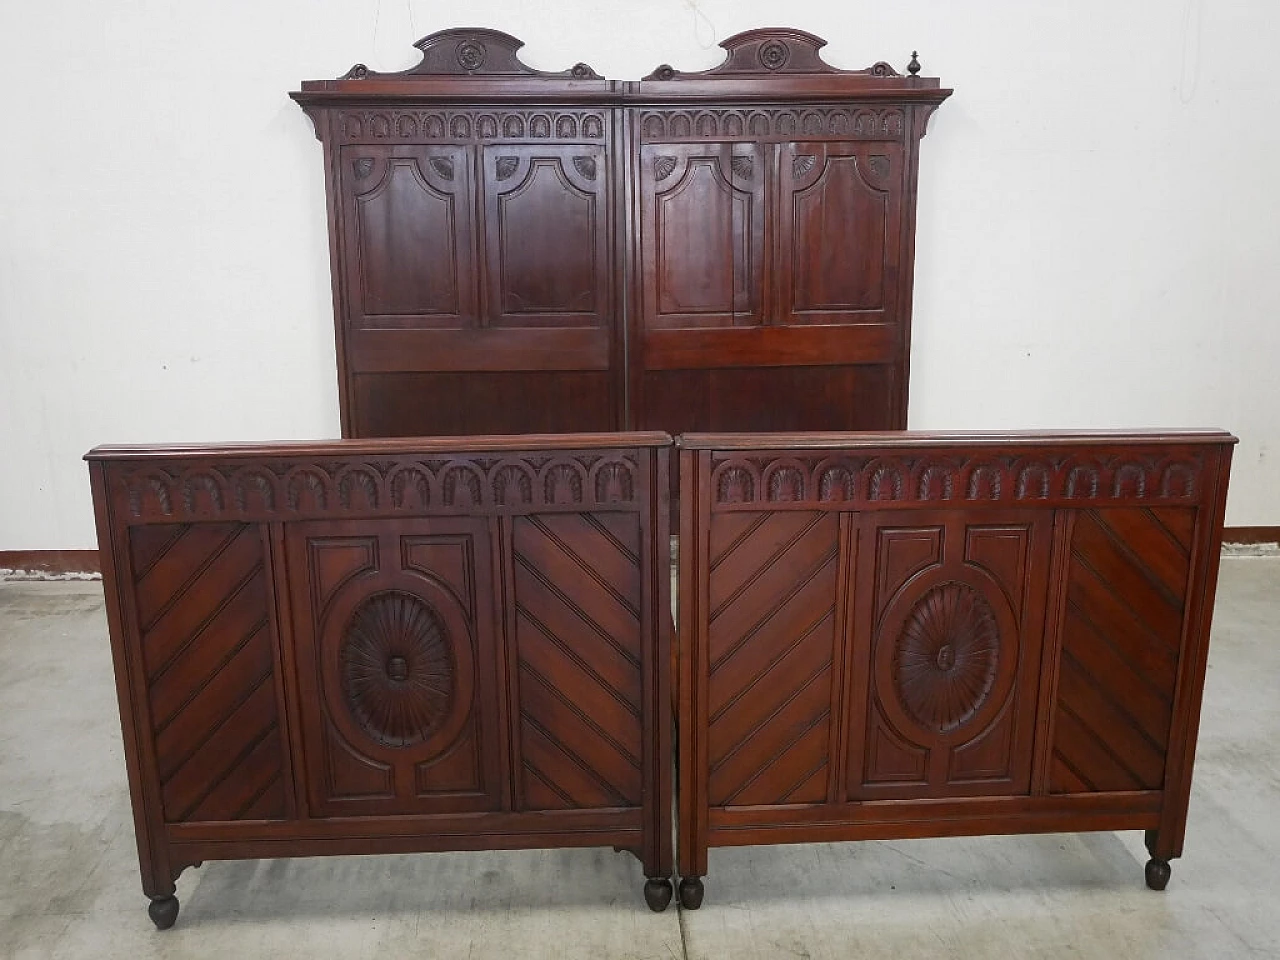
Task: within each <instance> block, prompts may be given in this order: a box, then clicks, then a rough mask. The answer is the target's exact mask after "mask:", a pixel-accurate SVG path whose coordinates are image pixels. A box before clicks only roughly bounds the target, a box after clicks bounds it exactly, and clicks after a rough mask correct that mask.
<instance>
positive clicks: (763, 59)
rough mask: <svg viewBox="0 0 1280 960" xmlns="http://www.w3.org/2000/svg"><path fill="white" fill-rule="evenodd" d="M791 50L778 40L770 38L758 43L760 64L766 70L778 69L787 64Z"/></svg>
mask: <svg viewBox="0 0 1280 960" xmlns="http://www.w3.org/2000/svg"><path fill="white" fill-rule="evenodd" d="M790 58H791V52H790V51H789V50H788V49H787V45H786V44H785V43H783V42H782V41H780V40H770V41H769V42H768V43H763V44H761V45H760V65H761V66H762V67H764V68H765V69H766V70H780V69H782V68H783V67H785V66H786V65H787V60H789V59H790Z"/></svg>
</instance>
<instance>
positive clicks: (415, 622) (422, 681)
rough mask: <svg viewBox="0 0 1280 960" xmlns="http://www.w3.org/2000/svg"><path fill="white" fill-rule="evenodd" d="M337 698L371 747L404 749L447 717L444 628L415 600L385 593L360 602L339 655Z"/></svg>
mask: <svg viewBox="0 0 1280 960" xmlns="http://www.w3.org/2000/svg"><path fill="white" fill-rule="evenodd" d="M338 659H339V666H340V671H341V672H340V676H341V682H342V695H343V699H344V700H345V701H346V704H347V707H348V708H349V709H350V711H351V716H352V717H353V719H354V720H355V722H356V724H357V726H359V728H360V729H361V730H363V731H364V732H365V733H366V734H368V736H369V737H371V738H372V739H373V740H375V741H377V742H378V743H381V744H384V745H386V746H390V747H407V746H411V745H413V744H416V743H420V742H422V741H423V740H425V739H426V738H427V737H429V736H430V735H431V734H432V733H434V732H435V731H436V730H437V729H438V728H439V727H440V725H441V724H442V723H443V722H444V721H445V719H446V718H447V717H448V716H449V713H450V708H451V706H452V703H453V697H454V688H455V676H456V673H457V669H456V665H455V664H454V662H453V653H452V645H451V643H450V641H449V633H448V630H447V629H446V627H445V624H444V620H443V619H442V618H441V616H440V615H439V613H437V612H436V610H435V608H434V607H432V606H431V604H429V603H427V601H425V600H423V599H422V598H421V597H417V596H415V595H413V594H411V593H405V592H404V591H401V590H388V591H384V592H382V593H375V594H374V595H372V596H370V597H368V598H367V599H365V600H364V601H363V602H362V603H360V605H359V606H357V607H356V609H355V612H354V613H352V615H351V620H350V622H349V623H348V624H347V629H346V631H345V633H344V635H343V639H342V643H341V645H340V647H339V650H338Z"/></svg>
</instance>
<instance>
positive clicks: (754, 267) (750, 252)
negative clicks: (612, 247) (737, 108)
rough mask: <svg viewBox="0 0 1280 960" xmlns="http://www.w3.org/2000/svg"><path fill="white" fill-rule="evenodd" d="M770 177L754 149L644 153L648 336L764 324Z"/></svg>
mask: <svg viewBox="0 0 1280 960" xmlns="http://www.w3.org/2000/svg"><path fill="white" fill-rule="evenodd" d="M765 175H766V174H765V170H764V163H763V159H762V158H761V156H760V155H759V151H757V150H755V149H753V148H752V147H751V146H750V145H739V146H733V145H730V144H716V143H712V144H699V145H695V146H689V145H678V144H659V145H650V146H646V147H644V148H643V149H642V150H641V155H640V198H641V200H640V203H641V218H642V221H643V226H642V232H641V246H642V249H643V255H642V256H643V266H642V269H643V282H644V316H643V319H642V326H643V328H644V329H646V330H655V329H667V328H686V327H687V328H698V327H732V326H750V325H754V324H757V323H759V321H760V316H759V309H760V298H761V285H762V283H763V277H762V270H763V266H764V249H763V243H764V234H763V230H764V182H765V179H764V178H765Z"/></svg>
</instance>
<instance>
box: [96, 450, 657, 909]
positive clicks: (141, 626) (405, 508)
mask: <svg viewBox="0 0 1280 960" xmlns="http://www.w3.org/2000/svg"><path fill="white" fill-rule="evenodd" d="M670 444H671V440H670V437H668V436H666V435H665V434H652V433H651V434H640V433H632V434H593V435H587V434H579V435H565V436H556V437H536V436H529V437H519V438H513V437H505V438H504V437H478V438H455V439H452V440H447V441H446V440H440V439H434V440H428V439H420V440H413V441H409V440H400V441H396V440H387V441H337V442H330V443H306V444H244V445H234V444H233V445H225V446H218V447H215V446H208V447H200V446H181V447H171V448H145V447H114V448H107V447H102V448H98V449H96V450H94V451H92V452H90V453H89V454H88V457H87V459H88V460H89V461H90V470H91V477H92V484H93V491H94V501H95V508H96V511H97V518H98V533H99V541H100V545H101V554H102V561H103V578H104V581H105V584H104V586H105V593H106V599H107V610H108V619H109V622H110V627H111V635H112V651H113V656H114V660H115V669H116V680H117V690H118V694H119V700H120V709H121V720H122V726H123V732H124V741H125V755H126V760H127V765H128V771H129V782H130V789H131V793H132V799H133V807H134V816H135V830H136V834H137V840H138V852H139V860H140V864H141V871H142V884H143V890H144V892H145V893H146V894H147V896H148V897H150V898H151V899H152V907H151V911H150V912H151V916H152V919H153V920H154V921H155V923H156V924H157V926H160V927H167V926H171V925H172V923H173V922H174V920H175V919H176V917H177V902H176V900H175V899H174V898H173V894H174V889H175V888H174V881H175V880H176V879H177V877H178V875H179V874H180V873H181V872H182V870H183V869H184V868H185V867H186V866H189V865H192V864H195V863H198V862H200V861H203V860H206V859H235V858H244V857H278V856H313V855H320V854H358V853H375V852H380V853H391V852H406V851H419V850H455V849H456V850H468V849H492V848H502V847H554V846H586V845H597V844H599V845H614V846H616V847H619V848H623V849H627V850H630V851H632V852H633V853H635V854H636V856H637V857H639V858H640V859H641V861H642V862H643V865H644V870H645V875H646V877H647V878H648V883H646V885H645V898H646V900H647V901H648V902H649V904H650V906H652V907H654V908H655V909H661V908H662V907H664V906H665V905H666V902H668V901H669V900H670V898H671V883H670V879H669V878H670V875H671V873H672V846H671V839H672V838H671V795H672V785H671V766H670V765H671V752H672V746H671V736H670V730H671V712H670V710H671V699H672V698H671V689H670V670H669V662H670V655H671V639H670V579H669V570H670V554H669V538H668V536H667V531H668V529H669V521H668V515H667V510H668V505H667V490H668V485H669V469H668V458H669V455H670Z"/></svg>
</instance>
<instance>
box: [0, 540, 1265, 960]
mask: <svg viewBox="0 0 1280 960" xmlns="http://www.w3.org/2000/svg"><path fill="white" fill-rule="evenodd" d="M1277 624H1280V559H1230V560H1226V561H1224V563H1223V571H1222V581H1221V588H1220V592H1219V601H1218V610H1217V619H1216V623H1215V628H1214V636H1213V643H1212V653H1211V656H1210V664H1209V668H1210V673H1209V680H1208V685H1207V690H1206V702H1205V710H1204V723H1203V728H1202V734H1201V742H1200V750H1199V759H1198V763H1197V769H1196V780H1195V790H1194V795H1193V798H1192V806H1191V822H1190V826H1189V829H1188V836H1187V844H1186V851H1185V855H1184V857H1183V859H1182V860H1181V861H1177V862H1175V863H1174V870H1173V880H1172V882H1171V883H1170V885H1169V889H1168V890H1167V891H1166V892H1165V893H1163V894H1156V893H1151V892H1149V891H1148V890H1146V889H1145V887H1144V886H1143V884H1142V864H1143V862H1144V861H1145V855H1144V854H1143V852H1142V848H1141V843H1140V839H1139V837H1138V835H1137V834H1094V835H1083V836H1057V835H1054V836H1042V837H988V838H976V839H957V840H920V841H909V842H901V843H861V844H845V845H812V846H795V847H757V848H747V849H740V850H725V851H712V854H711V873H710V876H709V877H708V880H707V903H706V905H705V906H704V907H703V909H702V910H700V911H697V912H694V913H681V912H678V911H677V910H676V909H675V908H674V907H673V908H672V909H670V910H668V911H667V912H666V913H665V914H661V915H655V914H651V913H649V911H648V910H646V909H645V908H644V906H643V904H642V903H641V900H640V871H639V865H638V863H636V861H635V860H633V859H632V858H631V857H630V856H629V855H626V854H621V855H619V854H614V853H613V852H612V851H609V850H603V851H602V850H581V851H546V852H542V851H534V852H518V853H488V854H483V853H482V854H430V855H422V856H414V857H369V858H350V859H333V860H296V861H276V862H248V863H209V864H206V865H205V866H204V867H203V868H202V869H200V870H197V871H188V873H187V874H186V875H185V876H183V878H182V879H181V880H180V881H179V884H178V894H179V897H180V898H181V899H182V901H183V905H182V915H181V917H180V918H179V920H178V925H177V927H175V928H174V929H173V930H171V931H168V932H166V933H159V932H157V931H156V930H155V929H154V928H153V927H152V926H151V923H150V922H149V921H148V920H147V918H146V914H145V911H144V906H145V901H144V899H143V897H142V894H141V891H140V889H139V886H138V876H137V867H136V863H135V860H134V847H133V834H132V827H131V824H130V818H129V808H128V796H127V793H126V787H125V780H124V761H123V758H122V755H121V750H120V744H119V739H120V732H119V725H118V721H117V716H116V707H115V701H114V690H113V687H112V683H111V664H110V660H109V656H108V651H107V642H106V621H105V618H104V616H103V612H102V600H101V588H100V585H99V584H96V583H0V957H4V958H10V957H21V958H28V957H92V958H95V960H107V958H112V957H124V958H130V960H144V958H147V957H166V958H177V957H218V958H224V957H234V958H240V957H246V958H257V957H305V958H307V960H317V958H322V957H344V958H359V957H378V958H383V960H385V958H389V957H400V956H414V957H429V958H437V957H469V958H484V957H495V958H497V957H503V958H506V957H520V958H533V957H554V958H557V960H570V958H578V957H581V958H592V960H598V958H609V957H627V958H641V957H663V958H670V957H732V958H735V960H736V958H750V957H762V958H763V957H767V958H770V960H775V958H787V957H805V958H815V960H816V958H843V957H866V958H875V957H887V958H894V960H909V958H917V957H919V958H925V957H927V958H930V960H936V958H947V957H956V958H965V960H973V958H981V960H999V958H1018V960H1025V958H1030V957H1071V958H1086V957H1106V958H1113V957H1138V958H1141V957H1152V958H1157V957H1159V958H1168V957H1177V958H1180V960H1182V958H1193V957H1203V958H1214V960H1221V958H1231V957H1280V907H1277V900H1280V627H1278V626H1277Z"/></svg>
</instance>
